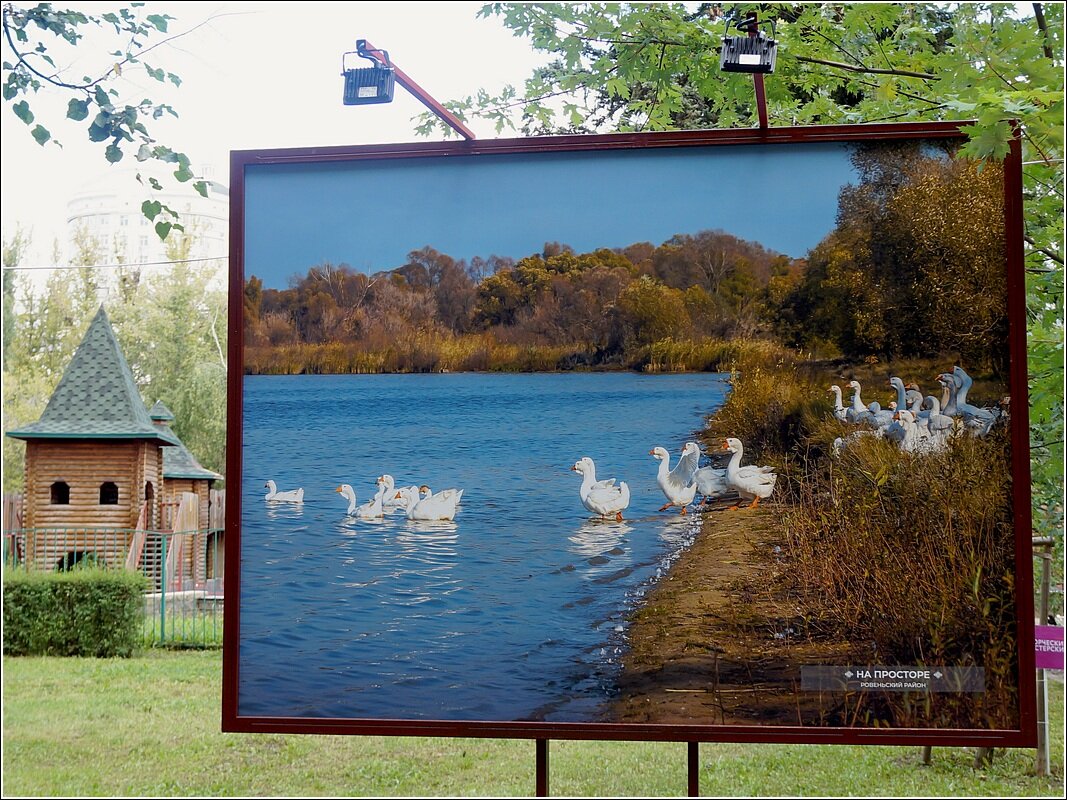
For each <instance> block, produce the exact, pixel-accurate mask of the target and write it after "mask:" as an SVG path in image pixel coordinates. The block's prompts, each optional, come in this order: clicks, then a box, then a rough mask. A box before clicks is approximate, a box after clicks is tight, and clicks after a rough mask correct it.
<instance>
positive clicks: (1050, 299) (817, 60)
mask: <svg viewBox="0 0 1067 800" xmlns="http://www.w3.org/2000/svg"><path fill="white" fill-rule="evenodd" d="M724 8H725V6H723V5H721V4H717V3H703V4H701V5H699V6H696V7H694V6H692V5H691V4H682V3H649V4H630V3H580V4H564V3H490V4H487V5H485V6H484V7H483V8H482V11H481V15H482V16H485V17H496V18H497V19H499V20H500V21H501V22H502V23H503V25H504V26H505V27H507V28H509V29H511V30H512V31H514V33H515V34H516V36H520V37H523V38H525V39H527V40H528V42H529V44H530V46H532V47H533V48H534V49H535V50H538V51H541V52H544V53H546V54H548V55H549V56H550V61H549V63H548V64H547V65H546V66H545V67H543V68H540V69H538V70H536V71H535V72H534V73H533V74H532V75H531V76H530V77H529V78H528V79H527V80H526V82H525V85H524V86H523V87H521V88H517V87H513V86H508V87H505V88H504V89H503V90H502V91H501V92H499V93H496V94H493V93H491V92H488V91H481V92H478V93H477V94H476V95H472V96H470V97H467V98H461V99H459V100H456V101H453V102H450V103H446V106H448V107H449V108H450V109H451V110H453V111H454V112H456V113H457V114H459V115H460V116H461V117H464V118H469V117H481V118H483V119H488V120H491V121H493V122H494V123H495V124H496V126H497V130H498V131H502V130H504V129H507V128H511V129H517V130H522V131H523V132H525V133H576V132H594V131H605V130H616V129H617V130H668V129H675V128H701V127H737V126H742V127H754V126H755V125H756V124H757V113H756V106H755V100H754V92H753V88H752V79H751V77H750V76H748V75H744V74H724V73H722V72H720V70H719V65H718V61H719V46H720V43H721V41H722V37H723V34H724V33H725V29H726V25H727V20H726V19H725V18H724V16H723V9H724ZM729 8H730V10H731V13H732V14H734V15H736V16H735V18H739V17H740V16H741V15H745V14H747V13H749V12H753V13H756V14H758V15H759V18H760V19H761V20H774V21H775V23H776V26H777V31H776V37H777V41H778V43H779V49H778V59H777V68H776V71H775V73H774V74H773V76H770V77H768V78H767V80H766V86H767V103H768V111H769V116H770V122H771V124H772V125H797V124H833V123H861V122H866V123H872V122H885V121H908V120H913V121H918V120H936V119H969V120H974V123H973V124H971V125H969V126H967V131H968V134H969V141H968V143H967V145H966V147H965V148H964V151H963V154H964V155H965V156H973V157H976V158H994V159H997V158H1002V157H1003V156H1004V155H1005V154H1006V153H1007V152H1008V148H1009V143H1010V141H1011V138H1012V135H1013V125H1017V130H1018V133H1019V136H1020V137H1021V140H1022V146H1023V159H1024V163H1025V170H1024V202H1025V227H1026V231H1025V240H1026V245H1027V252H1026V266H1027V292H1028V314H1029V316H1028V321H1029V366H1030V375H1031V386H1030V402H1031V408H1030V418H1031V424H1032V431H1031V434H1032V435H1031V441H1032V452H1033V456H1034V461H1033V478H1034V498H1035V511H1036V512H1037V516H1036V522H1037V525H1038V527H1039V528H1040V529H1041V530H1042V531H1045V532H1056V533H1060V532H1061V531H1062V525H1063V503H1062V499H1061V498H1062V487H1063V479H1064V476H1063V465H1064V445H1063V440H1064V432H1063V426H1064V421H1063V378H1064V371H1063V363H1064V362H1063V340H1064V330H1063V320H1064V305H1063V294H1064V283H1063V272H1064V264H1063V252H1062V250H1061V247H1062V243H1063V238H1064V227H1063V222H1064V194H1063V191H1064V190H1063V185H1064V180H1063V178H1064V167H1063V150H1064V148H1063V131H1064V94H1063V88H1064V87H1063V82H1064V49H1063V41H1064V5H1063V4H1062V3H1049V4H1044V3H1034V4H1032V6H1029V7H1027V6H1025V5H1023V4H1014V3H950V4H944V3H759V4H756V3H737V4H733V5H731V6H729ZM1026 12H1029V13H1026ZM438 124H439V123H438V122H436V121H435V120H434V119H432V118H430V117H429V116H425V117H424V118H423V121H422V124H421V126H420V130H421V131H423V132H428V131H429V130H431V129H432V128H433V127H434V126H435V125H438ZM442 127H443V126H442Z"/></svg>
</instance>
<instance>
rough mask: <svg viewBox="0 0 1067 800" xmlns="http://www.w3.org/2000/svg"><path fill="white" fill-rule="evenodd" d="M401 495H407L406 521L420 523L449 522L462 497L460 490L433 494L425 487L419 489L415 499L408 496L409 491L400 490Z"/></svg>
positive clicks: (448, 490)
mask: <svg viewBox="0 0 1067 800" xmlns="http://www.w3.org/2000/svg"><path fill="white" fill-rule="evenodd" d="M401 493H405V494H408V498H409V502H408V511H407V515H408V519H410V520H417V521H421V522H436V521H448V522H451V521H452V520H453V519H455V517H456V506H457V505H458V504H459V501H460V498H461V497H462V496H463V490H462V489H446V490H444V491H442V492H438V493H437V494H434V493H433V492H432V491H430V487H429V486H426V485H422V486H420V487H419V493H418V495H417V498H412V497H411V496H410V489H407V490H404V489H402V490H401Z"/></svg>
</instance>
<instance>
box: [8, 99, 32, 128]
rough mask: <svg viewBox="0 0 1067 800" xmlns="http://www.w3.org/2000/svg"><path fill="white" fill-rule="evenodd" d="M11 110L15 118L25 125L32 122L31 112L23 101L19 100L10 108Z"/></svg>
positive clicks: (27, 104)
mask: <svg viewBox="0 0 1067 800" xmlns="http://www.w3.org/2000/svg"><path fill="white" fill-rule="evenodd" d="M11 110H12V111H14V112H15V116H16V117H18V118H19V119H21V120H22V121H23V122H25V123H26V124H27V125H29V124H30V123H31V122H33V112H32V111H30V104H29V103H27V102H26V101H25V100H20V101H19V102H17V103H15V105H13V106H11Z"/></svg>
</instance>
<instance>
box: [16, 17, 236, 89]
mask: <svg viewBox="0 0 1067 800" xmlns="http://www.w3.org/2000/svg"><path fill="white" fill-rule="evenodd" d="M233 13H240V12H230V13H219V14H212V15H211V16H210V17H208V18H207V19H205V20H204V21H203V22H200V23H198V24H196V25H194V26H193V27H191V28H190V29H189V30H187V31H182V32H181V33H176V34H174V35H173V36H168V37H167V38H166V39H161V40H160V41H158V42H156V43H155V44H153V45H151V46H150V47H146V48H144V49H143V50H138V51H137V53H136V54H133V55H128V56H126V58H124V59H123V60H122V61H119V62H116V63H115V64H113V65H112V66H111V67H109V68H108V70H107V72H105V73H104V74H103V75H101V76H100V77H99V78H97V79H96V80H94V81H90V82H89V83H81V84H74V83H66V82H65V81H61V80H59V79H58V78H55V77H49V76H48V75H45V74H44V73H43V72H41V71H39V70H37V69H35V68H34V66H33V65H32V64H30V62H29V61H27V60H26V56H24V55H23V54H22V53H21V52H19V49H18V48H17V47H15V41H14V40H13V39H12V38H11V24H10V23H9V22H8V19H7V18H8V16H9V15H12V14H14V12H13V11H9V10H8V8H5V9H4V38H6V39H7V43H8V46H10V47H11V52H12V53H14V54H15V59H16V60H17V61H18V63H19V64H21V65H22V66H24V67H25V68H26V69H28V70H29V71H30V72H32V73H33V74H34V75H36V76H37V77H38V78H40V79H41V80H43V81H47V82H48V83H50V84H52V85H53V86H58V87H60V88H62V89H74V90H82V91H86V92H88V91H89V90H90V89H92V88H93V87H94V86H96V85H97V84H98V83H103V82H104V81H105V80H107V79H108V78H109V77H111V75H112V73H113V72H114V71H115V67H118V68H119V70H121V69H122V67H123V65H125V64H129V63H130V62H131V61H132V60H134V59H135V58H136V59H138V60H139V59H140V58H141V56H143V55H144V54H145V53H150V52H151V51H153V50H155V49H156V48H157V47H161V46H162V45H165V44H167V43H169V42H173V41H174V40H175V39H180V38H182V37H183V36H188V35H189V34H190V33H192V32H193V31H195V30H197V29H198V28H202V27H203V26H205V25H207V24H208V23H209V22H212V21H214V20H216V19H218V18H219V17H227V16H231V15H232V14H233ZM56 74H58V73H56Z"/></svg>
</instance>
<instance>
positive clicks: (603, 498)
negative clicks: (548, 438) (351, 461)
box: [264, 366, 1007, 522]
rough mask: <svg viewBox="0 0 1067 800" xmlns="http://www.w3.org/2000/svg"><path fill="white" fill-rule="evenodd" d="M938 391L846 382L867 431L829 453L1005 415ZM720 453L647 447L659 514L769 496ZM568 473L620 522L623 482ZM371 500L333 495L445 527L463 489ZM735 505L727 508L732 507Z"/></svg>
mask: <svg viewBox="0 0 1067 800" xmlns="http://www.w3.org/2000/svg"><path fill="white" fill-rule="evenodd" d="M937 382H938V383H939V384H940V385H941V388H942V393H941V398H940V399H939V398H937V397H935V396H934V395H927V396H926V397H924V396H923V394H922V392H921V391H920V390H919V387H918V386H917V385H916V384H914V383H911V384H907V385H905V384H904V382H903V381H902V380H901V379H900V378H898V377H895V376H894V377H891V378H890V379H889V385H890V386H891V387H892V388H893V389H894V390H896V394H897V397H896V400H893V401H891V402H890V403H889V406H888V408H887V409H885V410H883V409H882V407H881V405H880V404H879V403H877V402H874V403H871V404H870V405H864V403H863V399H862V397H861V396H860V392H861V390H862V387H861V386H860V384H859V382H858V381H851V382H849V384H848V388H850V389H852V402H851V404H850V405H848V406H845V405H843V403H842V399H841V388H840V387H839V386H836V385H834V386H831V387H830V389H829V391H830V392H832V393H833V394H834V399H835V403H834V417H835V418H837V419H838V420H840V421H841V422H847V423H851V424H855V425H864V426H866V427H864V428H862V429H860V430H857V431H854V432H853V433H851V434H849V435H848V436H846V437H838V438H837V439H836V440H835V441H834V453H835V454H840V452H841V450H842V449H843V448H845V447H847V446H848V445H849V444H850V443H852V442H854V441H856V440H857V439H859V438H860V437H863V436H876V437H879V438H886V439H889V440H890V441H893V442H896V443H897V444H898V445H899V446H900V447H901V449H903V450H906V451H909V452H936V451H939V450H942V449H944V448H945V447H946V446H947V445H948V441H949V439H950V438H951V437H952V436H955V435H958V434H959V433H960V432H961V431H962V432H967V433H969V434H972V435H974V436H985V435H986V434H988V433H989V431H990V429H991V428H992V427H993V425H994V424H995V423H996V422H997V421H998V420H999V419H1002V418H1003V417H1004V416H1005V415H1006V413H1007V412H1006V411H1005V410H1001V409H990V408H981V407H979V406H975V405H973V404H971V403H969V402H968V401H967V393H968V392H969V391H970V388H971V385H972V384H973V383H974V381H973V380H972V379H971V376H970V375H968V374H967V373H966V372H965V371H964V370H963V368H962V367H958V366H956V367H953V369H952V371H951V372H943V373H941V374H940V375H938V376H937ZM721 452H723V453H727V452H728V453H730V461H729V463H728V464H727V466H726V467H725V468H724V469H718V468H715V467H710V466H708V467H700V456H701V452H700V446H699V445H698V444H697V443H696V442H686V444H685V446H684V447H683V448H682V451H681V455H680V456H679V458H678V462H677V463H676V464H675V466H674V469H671V466H670V460H671V455H670V453H669V452H667V450H666V449H664V448H663V447H654V448H653V449H652V450H650V451H649V453H648V454H649V455H650V456H652V457H653V458H655V459H656V460H657V461H659V462H660V463H659V470H658V472H657V474H656V482H657V483H658V484H659V487H660V489H661V490H662V491H663V494H664V496H665V497H666V498H667V502H666V503H665V504H664V505H663V506H662V507H661V508H660V511H666V510H667V509H669V508H672V507H677V508H680V509H681V513H682V514H685V513H687V509H688V507H689V506H690V505H691V504H692V503H693V502H694V501H695V499H696V497H697V495H698V494H699V495H700V496H701V498H702V502H704V503H706V502H710V501H712V500H719V499H722V498H725V497H727V496H728V495H732V494H733V493H736V494H737V495H739V496H740V497H741V499H742V500H747V501H749V507H755V506H757V505H758V504H759V501H760V500H762V499H765V498H767V497H770V496H771V494H772V493H773V492H774V486H775V483H776V482H777V480H778V476H777V474H775V472H774V468H773V467H757V466H752V465H749V466H744V467H743V466H741V458H742V456H743V454H744V445H742V443H741V441H740V440H739V439H735V438H728V439H726V440H725V441H724V442H723V446H722V451H721ZM571 470H573V471H574V472H577V473H578V474H579V475H581V476H582V483H581V486H580V487H579V489H578V496H579V497H580V498H581V501H582V505H584V506H585V507H586V508H587V509H588V510H589V511H591V512H593V513H594V514H596V515H598V516H600V517H602V518H605V519H611V518H614V519H615V520H618V521H620V522H621V521H622V518H623V517H622V512H623V511H625V510H626V509H627V508H628V507H629V505H630V487H629V486H628V485H627V484H626V482H625V481H617V480H616V479H615V478H607V479H605V480H597V476H596V464H595V463H594V462H593V459H591V458H590V457H589V456H584V457H582V458H580V459H578V461H576V462H575V463H574V465H573V466H572V467H571ZM376 484H377V491H376V492H375V494H374V497H373V498H371V499H370V500H369V501H367V502H366V503H363V504H362V505H357V503H356V493H355V490H354V489H353V488H352V486H351V485H349V484H347V483H344V484H341V485H340V486H338V487H337V489H336V490H335V491H336V492H337V493H338V494H340V495H341V497H342V498H343V499H344V500H347V501H348V515H349V516H352V517H355V518H357V519H382V518H383V517H385V516H387V515H390V514H397V513H402V514H404V515H406V516H407V518H408V519H410V520H419V521H440V520H445V521H450V520H452V519H454V518H455V516H456V510H457V507H458V506H459V503H460V501H461V500H462V498H463V490H462V489H445V490H443V491H440V492H433V491H432V490H431V489H430V487H429V486H427V485H425V484H423V485H421V486H404V487H400V488H397V486H396V484H395V481H394V479H393V476H392V475H381V476H379V477H378V479H377V481H376ZM264 486H265V488H266V489H267V490H268V492H267V495H266V497H265V498H264V499H265V500H267V501H268V502H282V503H303V501H304V490H303V489H293V490H289V491H278V487H277V485H276V484H275V483H274V481H267V482H266V484H264ZM737 507H738V506H736V505H735V506H731V509H734V508H737Z"/></svg>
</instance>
